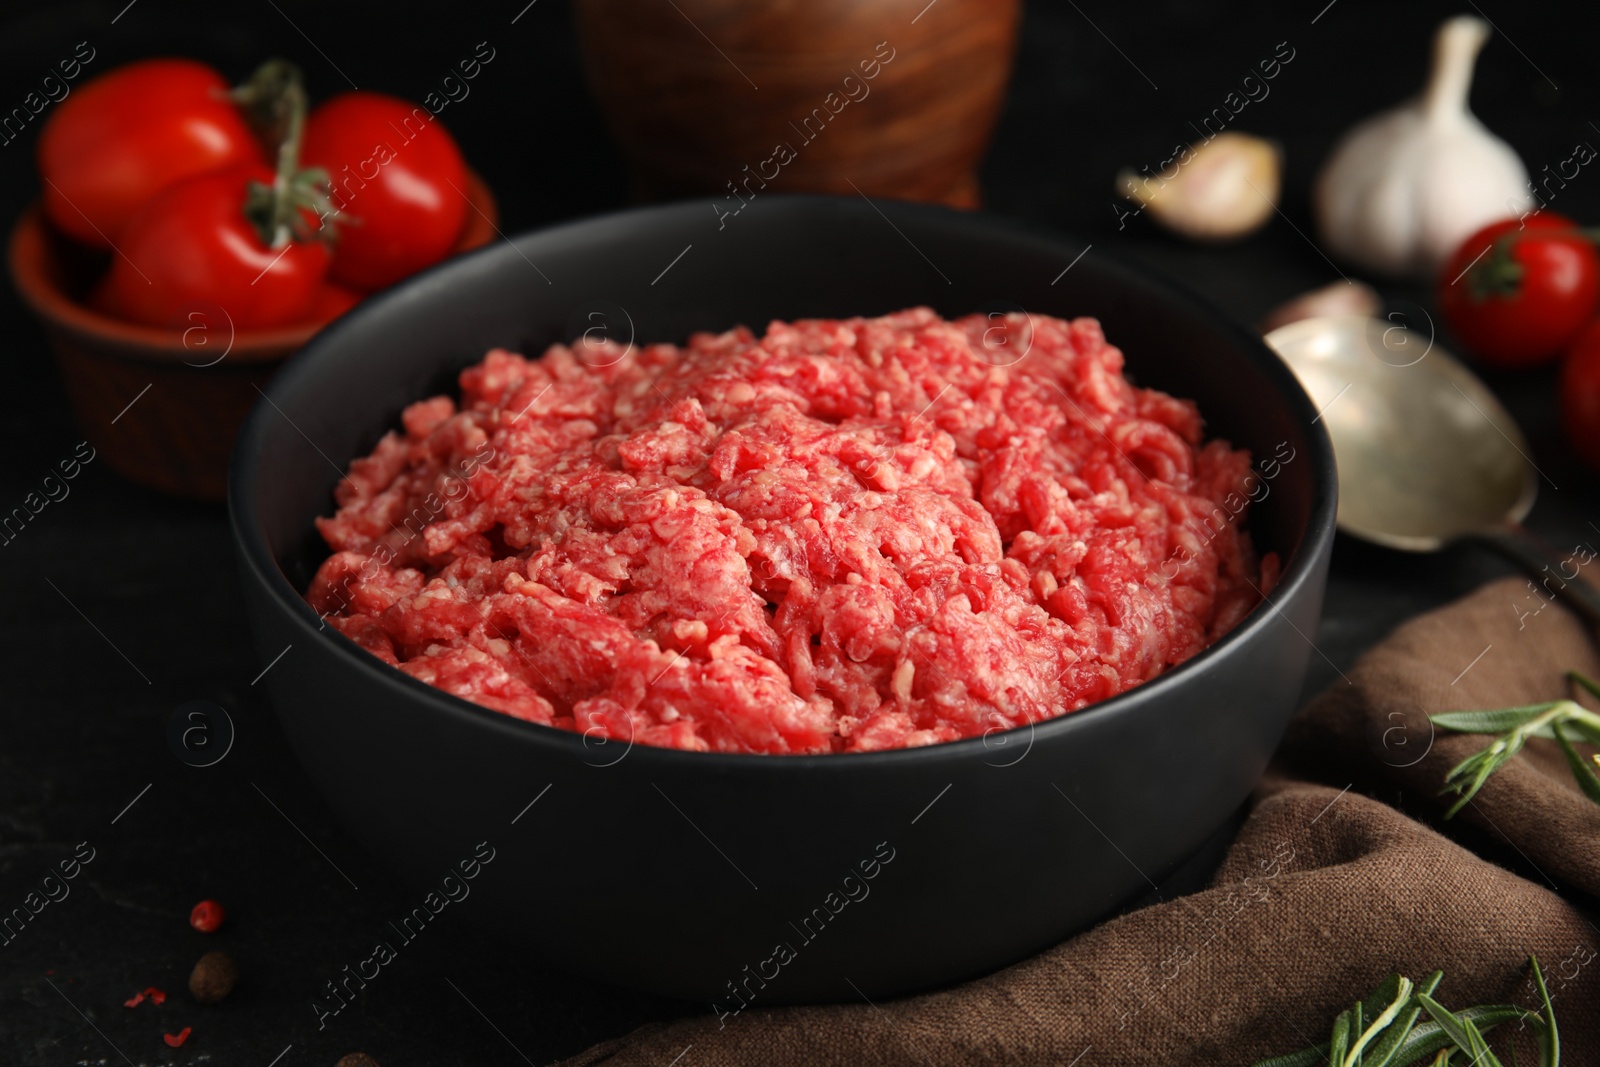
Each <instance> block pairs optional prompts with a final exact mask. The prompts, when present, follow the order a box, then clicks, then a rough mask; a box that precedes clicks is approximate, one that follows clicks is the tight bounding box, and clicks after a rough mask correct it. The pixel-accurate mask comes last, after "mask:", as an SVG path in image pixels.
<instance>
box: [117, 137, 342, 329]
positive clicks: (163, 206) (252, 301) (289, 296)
mask: <svg viewBox="0 0 1600 1067" xmlns="http://www.w3.org/2000/svg"><path fill="white" fill-rule="evenodd" d="M252 180H254V181H259V182H264V183H270V182H271V181H272V173H271V172H270V171H268V170H267V169H266V168H265V167H239V168H236V169H234V170H229V171H223V172H222V173H220V174H204V175H201V176H200V177H198V178H190V179H189V180H187V181H184V182H180V183H178V184H177V185H174V186H171V187H170V188H168V189H166V190H164V191H163V192H161V193H158V194H157V195H156V198H155V199H154V200H152V201H150V203H148V204H146V205H145V207H144V209H143V210H142V211H140V212H139V213H138V214H137V215H135V216H134V217H133V220H132V221H131V222H129V223H128V226H127V228H126V229H125V230H124V231H123V233H122V236H121V238H120V239H119V240H118V241H117V252H116V254H115V255H113V256H112V258H111V270H110V272H109V273H108V274H107V275H106V278H105V280H104V281H103V282H102V283H101V286H100V289H99V291H98V292H97V294H96V297H95V304H96V306H98V307H100V308H101V309H102V310H105V311H107V312H109V313H110V314H113V315H118V316H120V317H122V318H127V319H132V320H133V321H135V322H143V323H148V324H149V325H152V326H172V327H178V326H182V325H184V323H185V321H186V317H187V316H188V315H189V313H190V312H192V311H196V310H201V311H206V312H208V313H209V312H210V311H212V309H216V308H219V307H220V308H221V309H222V311H223V312H225V313H226V315H227V317H228V319H229V321H231V322H232V324H233V326H234V328H235V329H240V330H248V329H261V328H264V327H269V326H283V325H287V324H289V323H296V322H304V321H306V320H307V319H308V318H309V317H310V315H311V309H312V307H313V303H314V301H315V300H316V299H317V295H318V290H319V289H320V288H321V286H322V281H323V278H324V277H326V275H327V272H328V259H329V253H328V249H327V246H326V244H324V243H323V242H321V241H313V242H308V243H302V242H298V241H291V242H289V243H288V244H287V245H284V246H282V247H279V248H272V247H268V245H267V243H266V242H265V241H263V240H262V238H261V234H260V233H259V232H258V231H257V230H256V227H255V225H254V223H252V222H251V221H250V220H249V219H248V218H246V216H245V212H244V204H245V199H246V196H247V193H248V187H249V185H250V182H251V181H252Z"/></svg>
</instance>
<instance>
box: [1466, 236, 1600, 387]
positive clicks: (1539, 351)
mask: <svg viewBox="0 0 1600 1067" xmlns="http://www.w3.org/2000/svg"><path fill="white" fill-rule="evenodd" d="M1597 307H1600V255H1596V253H1595V249H1594V244H1593V242H1591V241H1590V240H1589V239H1588V238H1587V237H1585V236H1584V235H1583V234H1582V233H1580V232H1579V231H1578V228H1577V224H1576V223H1574V222H1573V221H1572V220H1571V219H1568V218H1564V217H1562V216H1560V215H1556V214H1552V213H1550V212H1540V213H1539V214H1537V215H1533V216H1530V217H1529V218H1527V219H1525V220H1522V221H1518V220H1517V219H1506V220H1504V221H1503V222H1496V223H1492V224H1490V225H1488V226H1485V227H1484V228H1483V229H1481V230H1479V231H1478V232H1477V233H1475V234H1473V235H1472V236H1471V237H1469V238H1467V239H1466V241H1464V242H1463V243H1462V245H1461V247H1460V248H1458V249H1456V252H1455V254H1454V255H1453V256H1451V257H1450V260H1449V262H1447V263H1446V264H1445V266H1444V270H1443V271H1442V272H1441V273H1440V275H1439V308H1440V310H1441V311H1443V312H1444V317H1445V321H1446V322H1448V323H1449V324H1450V328H1451V329H1452V330H1454V331H1455V332H1456V335H1457V336H1459V337H1460V338H1461V341H1462V343H1463V344H1465V345H1466V346H1467V347H1468V348H1469V349H1471V350H1472V351H1473V352H1474V353H1476V354H1477V355H1478V356H1480V357H1482V358H1483V360H1484V361H1485V362H1487V363H1491V364H1493V365H1495V366H1497V367H1533V366H1538V365H1539V364H1541V363H1548V362H1549V361H1551V360H1553V359H1554V358H1555V357H1556V356H1558V355H1560V354H1561V352H1562V351H1563V350H1564V349H1565V348H1566V347H1567V345H1568V343H1569V342H1571V341H1572V339H1573V337H1574V336H1576V335H1577V333H1578V331H1579V330H1581V329H1582V328H1583V326H1584V324H1585V323H1587V322H1588V321H1589V320H1590V319H1592V318H1594V315H1595V309H1596V308H1597Z"/></svg>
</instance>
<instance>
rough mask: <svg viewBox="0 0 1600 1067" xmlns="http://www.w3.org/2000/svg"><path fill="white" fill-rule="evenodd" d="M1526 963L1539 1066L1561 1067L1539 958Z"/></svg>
mask: <svg viewBox="0 0 1600 1067" xmlns="http://www.w3.org/2000/svg"><path fill="white" fill-rule="evenodd" d="M1568 751H1570V749H1569V750H1568ZM1528 963H1529V965H1530V966H1532V967H1533V982H1534V985H1536V986H1538V987H1539V1001H1540V1005H1539V1007H1540V1015H1541V1016H1542V1017H1543V1019H1544V1027H1543V1029H1542V1030H1541V1032H1540V1034H1539V1065H1540V1067H1561V1034H1560V1032H1559V1031H1557V1030H1556V1009H1555V1007H1554V1005H1552V1004H1551V1003H1550V990H1549V989H1547V988H1545V984H1544V972H1543V971H1541V970H1540V969H1539V957H1538V956H1529V957H1528Z"/></svg>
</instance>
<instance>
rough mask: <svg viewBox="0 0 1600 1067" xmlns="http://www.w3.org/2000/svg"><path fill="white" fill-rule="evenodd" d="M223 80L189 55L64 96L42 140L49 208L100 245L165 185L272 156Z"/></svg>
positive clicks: (131, 69) (69, 228)
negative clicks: (261, 142)
mask: <svg viewBox="0 0 1600 1067" xmlns="http://www.w3.org/2000/svg"><path fill="white" fill-rule="evenodd" d="M227 92H228V83H227V82H226V81H225V80H224V79H223V77H222V75H221V74H218V73H217V72H216V71H214V70H212V69H211V68H210V67H208V66H206V65H205V64H203V63H196V62H194V61H193V60H189V59H148V60H145V61H143V62H140V63H130V64H129V65H128V66H125V67H119V68H118V69H116V70H114V71H112V72H110V73H109V74H106V75H105V76H104V77H100V78H96V79H95V80H93V81H91V82H88V83H87V84H85V85H84V86H83V87H82V88H80V89H78V90H76V91H75V92H73V93H72V94H71V95H70V96H68V97H67V98H66V99H64V100H62V101H61V103H60V104H59V105H57V107H56V109H55V113H54V114H52V115H51V116H50V118H49V120H48V121H46V123H45V126H44V129H43V131H42V132H41V133H40V134H39V153H38V154H39V173H40V175H41V177H42V179H43V186H44V188H43V193H44V211H45V214H46V215H47V216H48V217H49V219H50V221H51V222H52V223H54V224H55V225H56V227H57V228H59V229H60V230H61V231H62V232H64V233H66V234H68V235H70V236H72V237H75V238H77V239H78V240H80V241H83V242H84V243H86V244H90V245H95V246H98V247H101V248H105V247H108V246H109V245H110V244H111V242H113V241H115V240H117V237H118V235H120V234H121V233H122V230H123V228H124V227H125V226H126V225H127V224H128V220H129V219H131V218H132V217H133V215H134V213H135V212H136V211H137V210H138V209H139V208H140V207H142V206H143V205H144V204H145V203H146V202H148V201H149V200H150V199H151V198H152V197H153V196H155V195H156V194H157V193H158V192H160V191H161V190H162V189H165V188H166V187H167V186H169V185H171V184H172V183H174V182H177V181H181V180H183V179H184V178H188V177H192V176H194V175H197V174H204V173H207V172H210V171H215V170H222V169H224V168H227V167H234V166H239V165H241V164H246V163H262V162H264V157H263V154H262V149H261V146H260V144H258V143H257V141H256V138H255V135H254V134H252V133H251V132H250V127H249V126H248V125H246V123H245V121H244V118H243V116H242V115H241V114H240V113H239V110H238V109H237V108H235V107H234V106H233V104H232V103H231V102H230V101H229V100H228V98H227V95H226V94H227Z"/></svg>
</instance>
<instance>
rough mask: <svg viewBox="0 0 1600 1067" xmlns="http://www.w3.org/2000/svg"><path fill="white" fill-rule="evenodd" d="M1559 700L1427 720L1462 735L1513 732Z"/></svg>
mask: <svg viewBox="0 0 1600 1067" xmlns="http://www.w3.org/2000/svg"><path fill="white" fill-rule="evenodd" d="M1560 703H1561V701H1559V700H1550V701H1546V702H1545V703H1543V704H1524V705H1523V706H1521V707H1516V708H1493V709H1490V710H1487V711H1445V712H1440V713H1439V714H1438V715H1430V716H1428V719H1429V720H1430V721H1431V722H1432V723H1433V724H1434V725H1435V726H1443V727H1444V728H1445V729H1447V730H1454V731H1456V732H1457V733H1462V734H1499V733H1505V732H1506V731H1507V730H1515V729H1516V728H1517V727H1519V726H1522V725H1524V724H1526V723H1527V722H1528V721H1529V720H1531V719H1537V718H1538V717H1539V716H1540V715H1543V714H1544V713H1545V712H1547V711H1549V710H1550V709H1552V708H1554V707H1555V706H1556V705H1557V704H1560Z"/></svg>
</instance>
